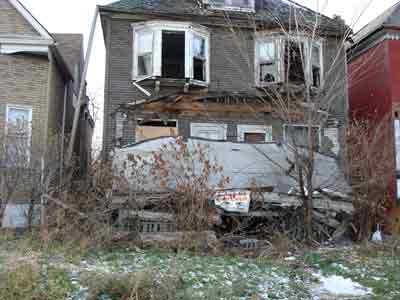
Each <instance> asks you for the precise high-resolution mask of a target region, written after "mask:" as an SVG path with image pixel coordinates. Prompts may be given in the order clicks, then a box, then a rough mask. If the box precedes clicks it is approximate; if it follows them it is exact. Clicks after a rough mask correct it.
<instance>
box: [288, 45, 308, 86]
mask: <svg viewBox="0 0 400 300" xmlns="http://www.w3.org/2000/svg"><path fill="white" fill-rule="evenodd" d="M304 50H305V49H304V43H303V42H298V41H292V40H288V41H285V50H284V51H285V52H284V58H283V59H284V66H285V78H288V80H289V82H293V83H304V82H305V81H304V80H305V77H304V70H305V63H304V62H305V60H304Z"/></svg>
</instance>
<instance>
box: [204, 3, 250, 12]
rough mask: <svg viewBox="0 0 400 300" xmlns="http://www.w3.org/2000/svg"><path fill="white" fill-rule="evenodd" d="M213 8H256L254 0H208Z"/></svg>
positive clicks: (248, 9)
mask: <svg viewBox="0 0 400 300" xmlns="http://www.w3.org/2000/svg"><path fill="white" fill-rule="evenodd" d="M208 3H210V5H211V8H216V9H229V10H244V11H253V10H254V0H208Z"/></svg>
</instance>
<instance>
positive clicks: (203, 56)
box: [132, 21, 210, 83]
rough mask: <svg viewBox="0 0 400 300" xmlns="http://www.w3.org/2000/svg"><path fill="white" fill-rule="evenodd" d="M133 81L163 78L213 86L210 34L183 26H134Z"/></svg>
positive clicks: (163, 24) (168, 23)
mask: <svg viewBox="0 0 400 300" xmlns="http://www.w3.org/2000/svg"><path fill="white" fill-rule="evenodd" d="M132 27H133V31H134V39H133V43H134V45H133V52H134V55H133V79H134V80H140V79H144V78H146V77H153V76H154V77H163V78H172V79H191V80H193V81H195V82H199V83H208V82H209V76H210V74H209V69H210V66H209V63H210V59H209V41H210V34H209V32H208V30H207V29H206V28H205V27H203V26H200V25H193V24H191V23H183V22H161V21H150V22H144V23H135V24H132Z"/></svg>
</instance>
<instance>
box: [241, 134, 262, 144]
mask: <svg viewBox="0 0 400 300" xmlns="http://www.w3.org/2000/svg"><path fill="white" fill-rule="evenodd" d="M265 137H266V136H265V133H255V132H246V133H245V134H244V141H245V142H246V143H264V142H265Z"/></svg>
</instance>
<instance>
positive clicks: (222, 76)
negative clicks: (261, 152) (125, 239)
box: [99, 0, 347, 156]
mask: <svg viewBox="0 0 400 300" xmlns="http://www.w3.org/2000/svg"><path fill="white" fill-rule="evenodd" d="M99 9H100V15H101V22H102V27H103V34H104V42H105V46H106V77H105V102H104V104H105V105H104V131H103V152H104V154H105V155H108V153H109V152H110V151H111V150H113V149H114V148H115V147H124V146H127V145H130V144H134V143H136V142H140V141H144V140H148V139H154V138H158V137H165V136H183V137H184V138H186V139H187V138H190V137H193V138H203V139H209V140H217V141H230V142H239V143H253V144H254V143H275V142H277V143H282V142H288V141H289V140H292V141H294V142H296V143H297V144H299V145H300V146H301V144H302V143H303V142H304V139H305V136H307V131H308V128H307V127H306V126H305V125H304V121H303V120H302V118H301V117H299V118H292V122H288V121H287V120H283V119H282V118H280V117H279V115H277V114H275V111H276V100H275V101H273V100H271V99H269V94H270V93H269V91H271V90H273V91H274V92H276V91H279V93H281V95H283V99H286V98H285V97H286V96H285V95H287V93H288V91H287V90H286V91H285V87H288V86H289V87H290V91H291V92H293V93H295V94H296V97H297V98H296V99H300V100H298V102H297V103H298V104H300V105H301V104H302V100H301V99H302V98H301V97H302V96H301V95H304V93H305V89H304V82H305V81H308V82H311V86H312V87H311V89H312V91H313V93H318V92H321V90H322V89H327V90H328V89H330V90H335V96H334V101H333V102H332V105H330V107H329V112H328V113H327V112H324V111H323V109H321V113H322V114H323V113H326V115H327V117H326V118H324V120H323V121H321V122H319V123H317V124H314V125H315V126H314V128H315V131H314V132H313V138H314V139H315V144H316V148H317V149H318V150H319V151H321V152H324V153H327V154H330V155H331V156H336V155H338V154H339V153H340V149H341V147H340V145H341V142H342V141H341V138H340V137H341V135H342V130H341V128H342V127H343V125H344V124H345V122H346V118H347V117H346V116H347V89H346V84H344V83H343V81H345V78H346V53H345V51H344V49H343V47H342V44H343V38H344V36H345V30H344V28H345V26H344V24H343V22H342V21H341V20H338V19H331V18H328V17H325V16H323V15H320V14H317V13H316V12H314V11H312V10H310V9H308V8H305V7H303V6H300V5H297V4H296V3H294V2H292V1H281V0H273V1H271V0H248V1H210V0H207V1H205V0H204V1H192V0H186V1H185V0H172V1H171V0H169V1H141V0H121V1H117V2H114V3H112V4H109V5H106V6H100V7H99ZM294 12H296V13H297V14H299V15H301V16H302V19H303V20H308V21H305V22H308V23H306V24H303V25H304V26H300V27H301V28H302V29H300V30H304V31H301V32H299V33H297V34H296V36H291V35H290V34H287V33H286V32H287V31H285V32H284V31H283V30H282V27H281V26H282V25H283V28H288V27H289V26H293V24H292V25H290V22H291V20H292V19H293V18H292V17H291V16H293V13H294ZM316 20H318V30H317V32H316V33H317V35H316V36H314V37H313V35H312V34H311V33H310V27H312V26H310V25H312V24H313V22H315V21H316ZM307 28H308V29H307ZM311 49H312V51H310V50H311ZM311 52H312V55H310V56H306V55H305V53H311ZM338 77H340V78H341V80H342V83H341V84H340V85H339V84H337V78H338ZM286 79H287V80H286ZM285 93H286V94H285ZM321 93H322V92H321ZM303 104H304V103H303ZM294 115H295V112H294ZM289 136H294V138H291V139H289Z"/></svg>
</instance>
